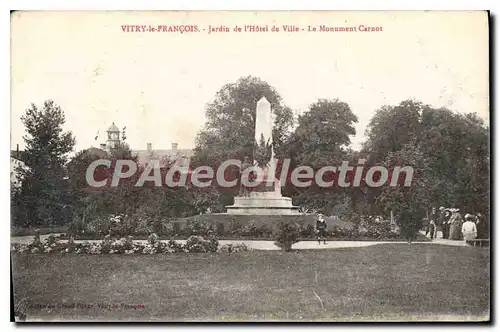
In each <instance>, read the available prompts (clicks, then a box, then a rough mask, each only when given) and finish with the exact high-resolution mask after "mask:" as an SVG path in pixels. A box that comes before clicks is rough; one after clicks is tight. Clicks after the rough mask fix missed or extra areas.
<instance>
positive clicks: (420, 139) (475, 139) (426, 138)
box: [362, 101, 490, 214]
mask: <svg viewBox="0 0 500 332" xmlns="http://www.w3.org/2000/svg"><path fill="white" fill-rule="evenodd" d="M366 135H367V137H368V139H367V141H366V142H365V143H364V146H363V150H362V152H364V153H366V154H369V155H370V157H369V158H368V159H369V161H368V162H367V163H366V164H365V165H366V166H370V165H373V164H376V163H382V162H385V161H386V158H387V157H388V156H389V155H390V154H391V153H396V152H398V151H403V150H404V149H406V148H405V146H406V145H408V144H410V145H412V146H413V147H414V148H417V149H418V150H419V151H420V152H421V153H422V155H423V158H424V159H425V161H426V163H427V165H428V172H427V174H426V177H427V178H426V181H427V183H428V187H427V195H429V204H430V202H432V204H433V205H434V206H460V207H461V208H462V209H465V210H467V211H470V212H482V213H485V214H487V213H488V208H489V162H490V161H489V156H488V155H489V128H488V127H486V126H485V125H484V122H483V121H482V119H481V118H479V117H478V116H477V114H475V113H469V114H465V115H463V114H458V113H455V112H452V111H450V110H448V109H444V108H438V109H435V108H432V107H430V106H429V105H424V104H422V103H420V102H416V101H403V102H401V103H400V104H399V105H398V106H385V107H382V108H381V109H380V110H378V111H377V112H376V114H375V116H374V117H373V118H372V119H371V121H370V124H369V126H368V129H367V133H366ZM384 166H386V165H384ZM366 193H367V195H370V196H373V197H378V196H379V195H381V189H377V188H367V189H366Z"/></svg>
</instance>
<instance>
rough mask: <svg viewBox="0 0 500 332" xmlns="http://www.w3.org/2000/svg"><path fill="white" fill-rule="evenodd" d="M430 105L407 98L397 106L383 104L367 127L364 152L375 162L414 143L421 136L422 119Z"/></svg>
mask: <svg viewBox="0 0 500 332" xmlns="http://www.w3.org/2000/svg"><path fill="white" fill-rule="evenodd" d="M428 108H429V107H428V106H426V105H424V104H422V103H421V102H418V101H413V100H405V101H402V102H401V103H400V104H399V105H397V106H382V107H381V108H380V109H378V110H377V111H376V112H375V115H374V116H373V117H372V119H371V120H370V122H369V124H368V127H367V129H366V132H365V135H366V137H367V140H366V141H365V142H364V143H363V150H362V151H363V152H365V153H369V154H371V155H372V158H373V159H374V161H375V162H380V161H383V160H384V159H385V158H386V156H387V154H388V153H389V152H396V151H398V150H400V149H401V148H402V147H403V145H405V144H408V143H414V141H415V140H416V139H417V138H418V137H419V136H420V134H421V130H420V119H421V115H422V112H423V110H424V109H428Z"/></svg>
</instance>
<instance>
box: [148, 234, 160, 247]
mask: <svg viewBox="0 0 500 332" xmlns="http://www.w3.org/2000/svg"><path fill="white" fill-rule="evenodd" d="M158 242H159V238H158V235H156V233H151V234H150V235H149V236H148V243H149V244H150V245H152V246H154V245H157V244H158Z"/></svg>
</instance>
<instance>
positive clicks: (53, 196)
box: [18, 100, 75, 225]
mask: <svg viewBox="0 0 500 332" xmlns="http://www.w3.org/2000/svg"><path fill="white" fill-rule="evenodd" d="M21 120H22V122H23V124H24V126H25V127H26V132H27V135H25V136H24V137H23V140H24V142H25V145H26V149H25V154H24V162H25V164H26V166H27V167H25V168H19V169H18V171H19V173H20V175H21V178H22V179H23V181H22V186H21V190H20V194H19V196H20V198H21V200H22V202H21V205H22V208H23V209H24V211H25V213H26V219H25V220H24V223H25V224H27V225H51V224H62V223H65V222H66V221H67V220H68V219H69V217H70V215H71V211H70V209H69V207H70V205H69V203H70V201H69V197H70V196H69V195H68V193H69V188H68V181H67V172H66V168H65V165H66V163H67V156H68V153H69V152H71V151H72V149H73V146H74V144H75V139H74V138H73V135H72V134H71V132H63V129H62V127H63V125H64V123H65V116H64V112H63V110H61V108H60V107H59V106H57V105H56V104H55V103H54V102H53V101H51V100H48V101H46V102H45V103H44V104H43V108H42V109H39V108H38V107H37V106H36V105H35V104H32V105H31V108H29V109H28V110H26V113H25V114H24V115H23V116H22V117H21Z"/></svg>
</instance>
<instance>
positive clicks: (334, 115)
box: [288, 99, 358, 168]
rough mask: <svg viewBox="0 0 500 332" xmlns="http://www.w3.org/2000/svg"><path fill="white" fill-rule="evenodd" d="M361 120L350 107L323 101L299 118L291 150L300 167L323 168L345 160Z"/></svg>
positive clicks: (333, 101)
mask: <svg viewBox="0 0 500 332" xmlns="http://www.w3.org/2000/svg"><path fill="white" fill-rule="evenodd" d="M357 122H358V117H357V116H356V115H355V114H354V113H353V112H352V110H351V108H350V107H349V105H348V104H347V103H344V102H342V101H340V100H338V99H334V100H327V99H320V100H318V101H317V102H315V103H313V104H312V105H311V106H309V111H308V112H306V113H304V114H303V115H300V116H299V118H298V126H297V128H296V129H295V131H294V132H293V134H292V135H291V137H290V140H289V143H288V150H289V152H290V154H291V156H292V157H293V159H294V162H295V163H296V164H297V165H307V166H311V167H313V168H320V167H322V166H326V165H333V164H332V163H334V162H339V161H342V160H344V158H345V156H346V155H347V152H348V151H349V149H348V147H349V145H350V143H351V139H350V136H352V135H355V134H356V129H355V128H354V124H355V123H357Z"/></svg>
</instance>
